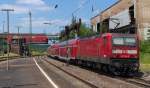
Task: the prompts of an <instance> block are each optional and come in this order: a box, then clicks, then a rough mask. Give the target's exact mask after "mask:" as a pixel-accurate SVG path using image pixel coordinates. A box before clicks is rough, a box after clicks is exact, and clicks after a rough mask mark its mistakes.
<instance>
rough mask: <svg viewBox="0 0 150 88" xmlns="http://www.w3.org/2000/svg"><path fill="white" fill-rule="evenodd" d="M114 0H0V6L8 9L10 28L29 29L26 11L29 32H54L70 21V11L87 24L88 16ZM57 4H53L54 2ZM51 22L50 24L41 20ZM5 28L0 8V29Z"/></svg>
mask: <svg viewBox="0 0 150 88" xmlns="http://www.w3.org/2000/svg"><path fill="white" fill-rule="evenodd" d="M117 1H118V0H0V10H2V9H14V11H13V12H10V32H11V33H17V27H18V26H19V27H20V33H29V11H31V13H32V24H33V26H32V32H33V33H47V34H56V33H59V32H60V31H61V30H63V26H65V25H68V24H70V22H71V18H72V14H73V15H74V16H76V17H77V18H81V19H82V21H83V22H84V23H85V24H88V25H90V18H91V17H93V16H95V15H97V14H98V13H100V12H101V11H103V10H105V9H106V8H108V7H109V6H111V5H112V4H114V3H115V2H117ZM56 5H57V8H55V6H56ZM44 23H51V25H48V24H44ZM3 24H4V25H5V26H4V32H7V29H6V28H7V27H6V26H7V21H6V12H3V11H0V33H2V32H3Z"/></svg>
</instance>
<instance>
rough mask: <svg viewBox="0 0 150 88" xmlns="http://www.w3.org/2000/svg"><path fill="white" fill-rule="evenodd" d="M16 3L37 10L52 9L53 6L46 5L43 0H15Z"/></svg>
mask: <svg viewBox="0 0 150 88" xmlns="http://www.w3.org/2000/svg"><path fill="white" fill-rule="evenodd" d="M16 4H17V5H23V6H26V7H28V8H29V9H30V10H38V11H52V10H54V8H52V7H51V6H48V5H46V3H45V2H44V1H43V0H17V1H16Z"/></svg>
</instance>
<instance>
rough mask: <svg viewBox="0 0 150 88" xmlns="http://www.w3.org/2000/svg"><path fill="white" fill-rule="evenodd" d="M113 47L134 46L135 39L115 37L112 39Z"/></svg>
mask: <svg viewBox="0 0 150 88" xmlns="http://www.w3.org/2000/svg"><path fill="white" fill-rule="evenodd" d="M113 45H128V46H135V45H136V38H134V37H115V38H113Z"/></svg>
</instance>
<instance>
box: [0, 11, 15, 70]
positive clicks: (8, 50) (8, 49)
mask: <svg viewBox="0 0 150 88" xmlns="http://www.w3.org/2000/svg"><path fill="white" fill-rule="evenodd" d="M2 11H5V12H6V13H7V39H8V38H9V12H10V11H14V10H13V9H2ZM9 53H10V47H9V41H7V71H8V70H9Z"/></svg>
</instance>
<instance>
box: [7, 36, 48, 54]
mask: <svg viewBox="0 0 150 88" xmlns="http://www.w3.org/2000/svg"><path fill="white" fill-rule="evenodd" d="M5 37H6V38H5V41H6V42H7V43H8V44H9V49H10V50H9V51H10V52H13V53H16V54H19V55H20V56H31V52H30V50H29V48H30V47H29V45H30V44H48V37H47V36H46V35H43V34H32V36H31V35H30V34H9V35H8V36H7V35H6V36H5Z"/></svg>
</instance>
